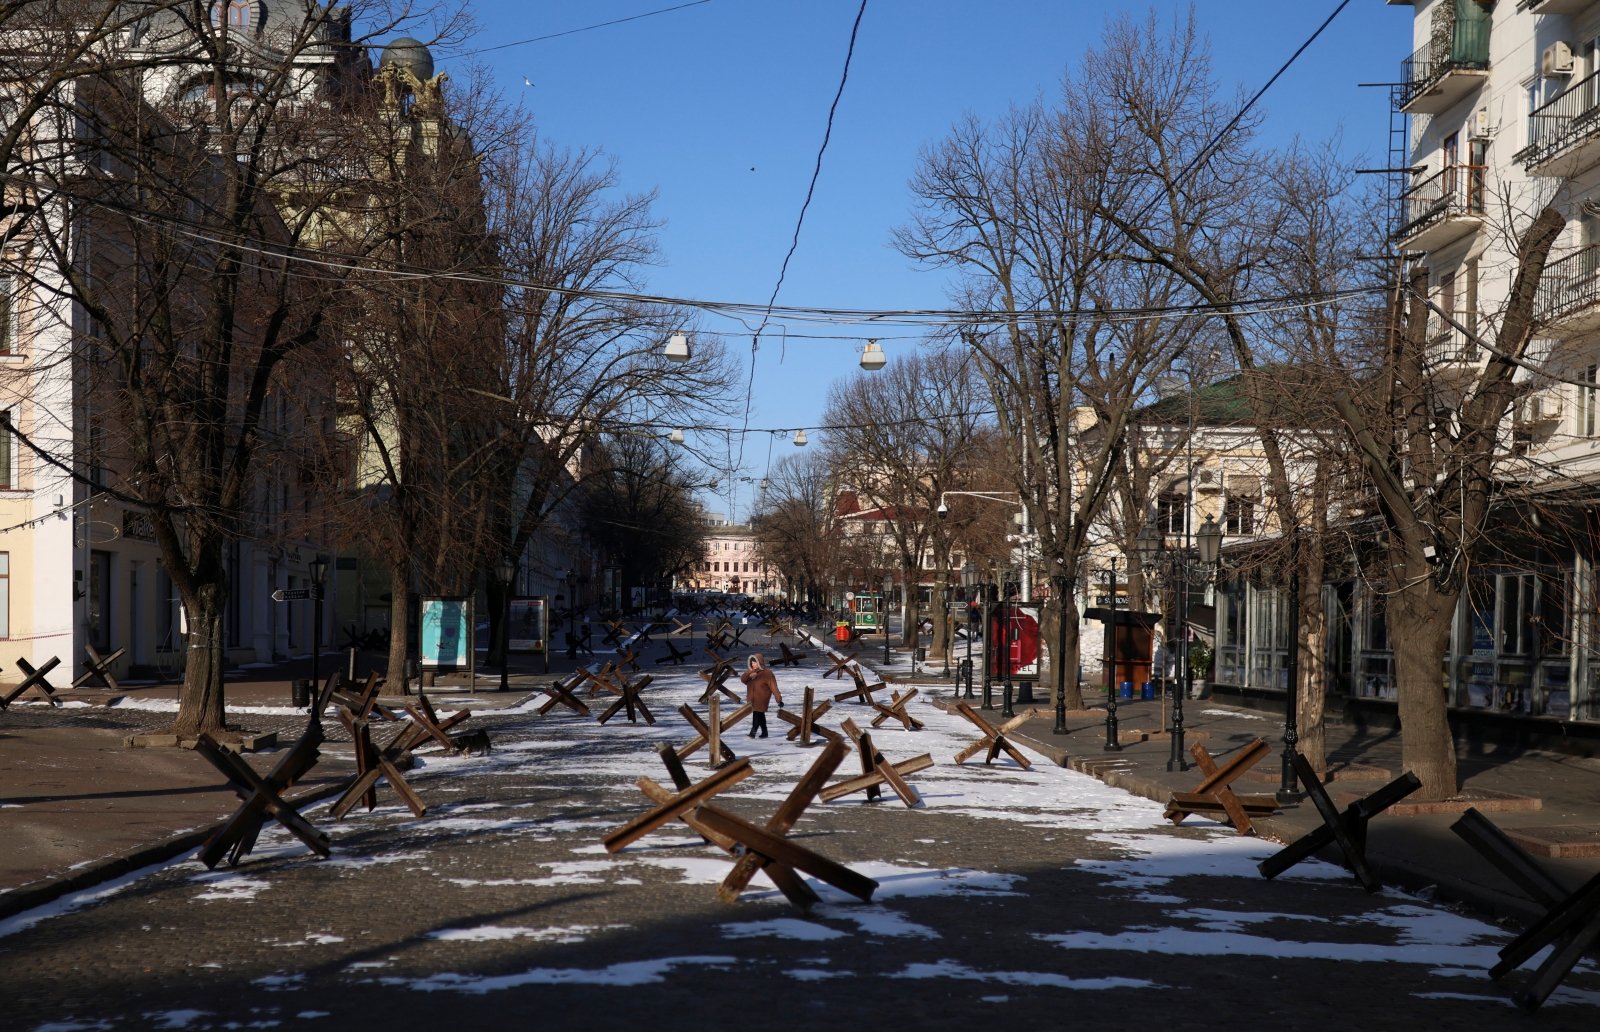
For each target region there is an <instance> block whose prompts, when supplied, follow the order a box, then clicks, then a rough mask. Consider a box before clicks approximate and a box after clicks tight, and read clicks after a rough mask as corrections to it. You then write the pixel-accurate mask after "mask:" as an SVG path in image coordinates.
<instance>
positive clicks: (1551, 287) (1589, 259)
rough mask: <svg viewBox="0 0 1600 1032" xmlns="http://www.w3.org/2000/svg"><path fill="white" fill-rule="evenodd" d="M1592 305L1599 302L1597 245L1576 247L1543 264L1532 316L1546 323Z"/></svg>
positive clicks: (1599, 261)
mask: <svg viewBox="0 0 1600 1032" xmlns="http://www.w3.org/2000/svg"><path fill="white" fill-rule="evenodd" d="M1595 304H1600V244H1590V245H1589V246H1588V247H1584V248H1579V249H1578V250H1576V251H1574V252H1572V253H1571V254H1569V255H1566V256H1564V257H1562V258H1558V259H1556V260H1555V261H1553V262H1551V263H1550V264H1549V265H1546V266H1545V267H1544V275H1543V276H1541V277H1539V289H1538V291H1537V292H1536V293H1535V294H1534V297H1533V317H1534V318H1535V319H1537V320H1538V321H1540V322H1549V321H1550V320H1552V319H1559V318H1560V317H1561V316H1563V315H1568V314H1571V313H1572V312H1576V311H1578V310H1580V309H1583V308H1588V307H1591V306H1592V305H1595Z"/></svg>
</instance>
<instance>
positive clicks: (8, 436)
mask: <svg viewBox="0 0 1600 1032" xmlns="http://www.w3.org/2000/svg"><path fill="white" fill-rule="evenodd" d="M14 437H15V435H14V434H13V433H12V432H11V413H10V412H0V489H5V488H12V487H16V486H17V477H16V471H15V467H14V461H13V460H14V459H15V457H16V449H15V447H14V446H13V444H12V441H13V438H14Z"/></svg>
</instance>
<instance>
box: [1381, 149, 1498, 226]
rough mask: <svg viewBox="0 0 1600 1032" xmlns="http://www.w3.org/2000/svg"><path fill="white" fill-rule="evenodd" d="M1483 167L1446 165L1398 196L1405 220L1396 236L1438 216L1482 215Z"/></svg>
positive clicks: (1426, 223) (1436, 218)
mask: <svg viewBox="0 0 1600 1032" xmlns="http://www.w3.org/2000/svg"><path fill="white" fill-rule="evenodd" d="M1486 171H1487V166H1484V165H1446V166H1445V167H1444V168H1442V169H1440V170H1439V171H1437V172H1435V173H1434V174H1433V175H1431V176H1429V177H1428V178H1426V179H1424V180H1422V182H1420V183H1418V184H1416V185H1415V186H1413V187H1412V188H1411V189H1409V190H1407V191H1406V192H1405V193H1403V194H1401V195H1400V202H1401V205H1402V208H1403V211H1404V216H1405V223H1404V224H1403V225H1402V226H1401V227H1400V232H1399V234H1398V236H1399V237H1400V239H1402V240H1405V239H1408V238H1410V237H1412V236H1415V235H1416V234H1417V233H1418V232H1420V231H1421V230H1423V229H1426V228H1427V227H1428V226H1430V225H1432V224H1433V223H1435V222H1438V221H1440V220H1442V219H1448V218H1454V217H1456V216H1461V215H1472V216H1478V215H1482V214H1483V183H1484V175H1485V172H1486Z"/></svg>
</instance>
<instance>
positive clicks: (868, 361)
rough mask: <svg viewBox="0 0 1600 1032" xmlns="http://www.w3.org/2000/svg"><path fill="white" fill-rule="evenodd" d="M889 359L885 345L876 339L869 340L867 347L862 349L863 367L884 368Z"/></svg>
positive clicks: (869, 369)
mask: <svg viewBox="0 0 1600 1032" xmlns="http://www.w3.org/2000/svg"><path fill="white" fill-rule="evenodd" d="M887 361H889V359H888V358H887V357H886V356H885V355H884V353H883V345H882V344H879V343H878V342H877V341H876V340H869V341H867V344H866V347H864V348H862V349H861V368H863V369H866V370H868V371H875V370H878V369H882V368H883V366H884V363H885V362H887Z"/></svg>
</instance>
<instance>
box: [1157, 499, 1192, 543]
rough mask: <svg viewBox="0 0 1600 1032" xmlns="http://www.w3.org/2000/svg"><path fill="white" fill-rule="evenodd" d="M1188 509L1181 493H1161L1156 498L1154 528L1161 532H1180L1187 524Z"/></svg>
mask: <svg viewBox="0 0 1600 1032" xmlns="http://www.w3.org/2000/svg"><path fill="white" fill-rule="evenodd" d="M1188 509H1189V506H1188V503H1187V501H1186V500H1185V499H1184V497H1183V495H1179V494H1169V495H1162V496H1161V497H1160V498H1158V499H1156V529H1157V530H1159V531H1161V532H1162V533H1163V534H1182V533H1183V532H1184V529H1185V528H1186V527H1187V526H1188V519H1187V516H1188Z"/></svg>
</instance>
